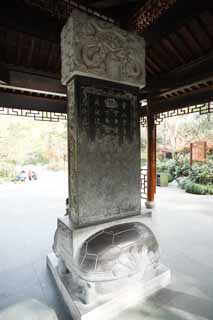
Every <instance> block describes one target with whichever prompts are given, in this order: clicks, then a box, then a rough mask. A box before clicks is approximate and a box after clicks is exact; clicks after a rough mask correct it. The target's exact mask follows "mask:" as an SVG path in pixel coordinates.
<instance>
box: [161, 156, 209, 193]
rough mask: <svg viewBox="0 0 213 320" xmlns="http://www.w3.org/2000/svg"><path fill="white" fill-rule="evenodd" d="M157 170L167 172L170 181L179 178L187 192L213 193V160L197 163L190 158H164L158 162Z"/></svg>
mask: <svg viewBox="0 0 213 320" xmlns="http://www.w3.org/2000/svg"><path fill="white" fill-rule="evenodd" d="M157 171H158V172H160V173H161V172H162V173H167V174H168V177H169V182H171V181H173V180H175V179H176V180H177V181H178V184H179V186H180V187H181V188H182V189H184V190H185V191H186V192H189V193H194V194H202V195H203V194H210V195H213V161H212V160H209V161H207V162H206V163H195V164H193V166H192V167H191V166H190V165H189V161H188V160H186V159H185V160H182V161H180V160H163V161H158V162H157Z"/></svg>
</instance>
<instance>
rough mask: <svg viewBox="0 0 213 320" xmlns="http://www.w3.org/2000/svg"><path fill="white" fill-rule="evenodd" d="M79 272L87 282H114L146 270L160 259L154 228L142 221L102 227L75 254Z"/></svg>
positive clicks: (153, 266) (154, 265)
mask: <svg viewBox="0 0 213 320" xmlns="http://www.w3.org/2000/svg"><path fill="white" fill-rule="evenodd" d="M74 262H75V267H76V272H77V273H78V275H79V276H80V277H81V278H82V279H84V280H86V281H94V282H97V281H112V280H117V279H121V278H124V277H130V276H133V275H135V274H136V273H139V272H140V273H144V272H145V270H146V268H147V267H152V268H155V267H156V266H157V265H158V262H159V246H158V243H157V240H156V238H155V236H154V234H153V233H152V231H151V230H150V229H149V228H148V227H147V226H146V225H144V224H142V223H139V222H131V223H123V224H118V225H114V226H112V227H108V228H106V229H103V230H101V231H99V232H97V233H95V234H94V235H92V236H91V237H89V238H88V239H87V240H86V241H85V242H84V243H83V245H82V246H81V248H80V250H79V252H78V254H77V255H76V257H75V261H74Z"/></svg>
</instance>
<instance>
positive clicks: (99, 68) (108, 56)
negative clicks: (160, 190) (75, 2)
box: [48, 10, 170, 320]
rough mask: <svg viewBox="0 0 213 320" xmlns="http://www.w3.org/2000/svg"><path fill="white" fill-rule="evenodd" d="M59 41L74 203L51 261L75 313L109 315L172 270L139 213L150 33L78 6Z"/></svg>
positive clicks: (60, 224) (154, 287)
mask: <svg viewBox="0 0 213 320" xmlns="http://www.w3.org/2000/svg"><path fill="white" fill-rule="evenodd" d="M61 49H62V50H61V51H62V82H63V84H65V85H66V86H67V93H68V109H67V114H68V163H69V207H68V210H67V211H68V215H67V216H66V217H64V218H61V219H59V220H58V226H57V231H56V234H55V239H54V246H53V250H54V253H55V255H50V256H49V257H48V265H49V267H50V269H51V271H52V273H53V276H54V278H55V280H56V283H57V285H58V287H59V289H60V291H61V293H62V295H63V297H64V299H65V302H66V303H67V305H68V307H69V309H70V312H71V314H72V316H73V319H85V320H86V319H88V320H89V319H100V318H104V319H106V320H107V319H110V317H111V316H112V313H113V314H114V315H115V314H116V312H117V311H118V310H119V309H120V310H122V309H124V308H125V307H127V306H129V305H132V303H133V301H134V302H135V300H136V301H137V299H139V297H140V298H145V297H146V296H148V295H150V294H151V293H153V292H155V291H156V290H157V289H159V288H161V287H163V286H165V285H166V284H167V283H168V282H169V279H170V272H169V271H168V270H167V269H166V268H164V267H162V266H161V265H160V262H159V247H158V243H157V240H156V239H155V236H154V234H153V233H152V231H151V230H150V229H149V228H148V227H147V226H145V225H144V224H143V221H142V220H141V219H142V217H141V189H140V121H139V111H140V101H139V90H140V88H141V87H143V86H144V85H145V66H144V57H145V46H144V40H143V38H141V37H139V36H138V35H136V34H134V33H129V32H126V31H124V30H121V29H119V28H118V27H116V26H114V25H112V24H110V23H108V22H105V21H102V20H100V19H98V18H94V17H91V16H88V15H86V14H84V13H81V12H79V11H77V10H73V12H72V15H71V17H70V19H69V20H68V22H67V24H66V25H65V27H64V29H63V31H62V42H61ZM123 292H127V293H126V295H124V294H123ZM103 315H104V316H103Z"/></svg>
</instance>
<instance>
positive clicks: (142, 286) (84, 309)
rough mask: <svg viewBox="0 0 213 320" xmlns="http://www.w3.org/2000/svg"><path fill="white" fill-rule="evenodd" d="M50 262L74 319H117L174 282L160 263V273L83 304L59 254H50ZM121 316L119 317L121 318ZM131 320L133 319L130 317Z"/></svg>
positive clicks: (168, 271)
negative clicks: (60, 267)
mask: <svg viewBox="0 0 213 320" xmlns="http://www.w3.org/2000/svg"><path fill="white" fill-rule="evenodd" d="M47 265H48V267H49V268H50V270H51V273H52V275H53V277H54V279H55V282H56V284H57V287H58V289H59V291H60V293H61V295H62V297H63V299H64V301H65V303H66V305H67V307H68V309H69V311H70V314H71V316H72V318H73V320H99V319H100V320H103V319H104V320H115V319H119V314H120V313H121V312H122V311H124V310H128V308H132V307H133V306H134V305H136V304H138V303H144V301H145V300H146V298H148V297H149V296H150V295H152V294H154V293H155V292H157V291H158V290H160V289H162V288H165V287H166V286H167V285H169V283H170V282H171V272H170V270H169V269H168V268H166V267H165V266H164V265H160V267H159V268H158V271H157V275H156V276H155V277H154V278H152V279H151V280H147V281H142V280H141V282H140V281H135V280H133V281H129V279H128V285H127V286H126V287H125V290H124V289H123V288H122V290H120V291H118V290H117V291H115V294H114V295H113V297H111V299H110V300H105V301H104V300H103V301H102V302H100V301H98V302H97V301H94V303H91V304H89V305H85V304H83V303H82V302H81V301H80V300H79V299H78V298H77V295H76V291H77V288H76V284H75V283H74V282H73V280H72V276H71V274H70V273H66V274H62V275H60V273H59V272H58V258H57V257H56V256H55V254H54V253H51V254H49V255H48V256H47ZM117 317H118V318H117ZM129 320H131V319H129Z"/></svg>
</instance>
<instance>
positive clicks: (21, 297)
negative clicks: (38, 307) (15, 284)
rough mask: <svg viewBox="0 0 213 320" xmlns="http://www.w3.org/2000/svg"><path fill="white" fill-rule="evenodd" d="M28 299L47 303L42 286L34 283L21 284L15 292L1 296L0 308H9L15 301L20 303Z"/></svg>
mask: <svg viewBox="0 0 213 320" xmlns="http://www.w3.org/2000/svg"><path fill="white" fill-rule="evenodd" d="M28 299H36V300H38V301H40V302H42V303H44V304H46V303H47V301H46V297H45V295H44V292H43V290H42V288H41V287H40V286H39V285H38V284H36V283H33V284H31V285H28V286H21V285H20V287H19V288H17V289H16V290H15V291H14V292H13V294H11V295H7V296H6V295H5V296H1V297H0V310H3V309H5V308H7V307H8V306H11V305H13V304H15V303H19V302H22V301H25V300H28Z"/></svg>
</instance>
